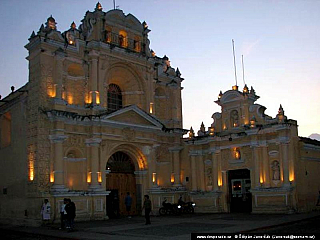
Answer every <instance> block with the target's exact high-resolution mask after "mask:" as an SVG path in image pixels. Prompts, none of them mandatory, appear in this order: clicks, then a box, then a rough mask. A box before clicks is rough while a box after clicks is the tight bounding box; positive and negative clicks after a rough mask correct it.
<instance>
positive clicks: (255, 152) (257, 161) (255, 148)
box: [252, 143, 260, 188]
mask: <svg viewBox="0 0 320 240" xmlns="http://www.w3.org/2000/svg"><path fill="white" fill-rule="evenodd" d="M252 148H253V160H254V185H255V187H256V188H259V187H260V159H259V148H258V144H257V143H254V144H253V146H252Z"/></svg>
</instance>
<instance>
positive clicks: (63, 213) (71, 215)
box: [41, 198, 76, 231]
mask: <svg viewBox="0 0 320 240" xmlns="http://www.w3.org/2000/svg"><path fill="white" fill-rule="evenodd" d="M41 216H42V221H43V225H47V224H48V223H49V222H50V219H51V205H50V202H49V200H48V199H45V200H44V203H43V205H42V207H41ZM75 217H76V205H75V204H74V202H72V201H71V199H70V198H65V199H63V204H62V205H61V207H60V220H61V227H60V229H67V230H68V231H73V229H74V219H75Z"/></svg>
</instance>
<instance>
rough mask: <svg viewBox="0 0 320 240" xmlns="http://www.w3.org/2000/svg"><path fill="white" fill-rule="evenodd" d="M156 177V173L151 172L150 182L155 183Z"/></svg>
mask: <svg viewBox="0 0 320 240" xmlns="http://www.w3.org/2000/svg"><path fill="white" fill-rule="evenodd" d="M156 179H157V173H152V182H153V183H155V182H156Z"/></svg>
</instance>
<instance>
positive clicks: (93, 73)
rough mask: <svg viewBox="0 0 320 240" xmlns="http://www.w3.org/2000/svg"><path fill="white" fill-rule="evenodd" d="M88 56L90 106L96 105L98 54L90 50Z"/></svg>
mask: <svg viewBox="0 0 320 240" xmlns="http://www.w3.org/2000/svg"><path fill="white" fill-rule="evenodd" d="M89 56H90V57H91V60H90V61H91V72H90V73H91V74H90V75H91V76H90V82H91V92H90V93H91V96H92V104H93V105H96V104H97V94H98V56H99V54H98V53H97V52H96V51H94V50H92V51H91V52H90V53H89Z"/></svg>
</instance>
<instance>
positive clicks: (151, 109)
mask: <svg viewBox="0 0 320 240" xmlns="http://www.w3.org/2000/svg"><path fill="white" fill-rule="evenodd" d="M149 112H150V113H151V114H152V113H153V103H152V102H151V103H150V109H149Z"/></svg>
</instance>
